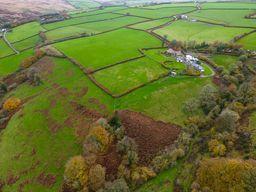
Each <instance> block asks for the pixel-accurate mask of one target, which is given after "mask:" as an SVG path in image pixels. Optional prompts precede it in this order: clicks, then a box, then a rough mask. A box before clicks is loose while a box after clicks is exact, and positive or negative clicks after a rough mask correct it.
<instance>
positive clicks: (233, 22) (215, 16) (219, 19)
mask: <svg viewBox="0 0 256 192" xmlns="http://www.w3.org/2000/svg"><path fill="white" fill-rule="evenodd" d="M250 13H253V11H251V10H200V11H196V12H193V13H190V14H189V16H190V17H192V18H195V19H198V20H201V21H208V22H212V23H217V24H225V25H227V26H245V27H256V22H255V20H254V19H245V18H244V16H246V15H248V14H250Z"/></svg>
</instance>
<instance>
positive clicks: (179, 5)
mask: <svg viewBox="0 0 256 192" xmlns="http://www.w3.org/2000/svg"><path fill="white" fill-rule="evenodd" d="M166 7H195V4H194V3H163V4H159V5H150V6H146V7H143V8H144V9H160V8H166Z"/></svg>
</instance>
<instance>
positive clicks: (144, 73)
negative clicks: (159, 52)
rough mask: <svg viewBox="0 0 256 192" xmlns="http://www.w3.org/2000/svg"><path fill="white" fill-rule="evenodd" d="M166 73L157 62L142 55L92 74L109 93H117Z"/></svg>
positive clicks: (167, 71)
mask: <svg viewBox="0 0 256 192" xmlns="http://www.w3.org/2000/svg"><path fill="white" fill-rule="evenodd" d="M168 73H169V70H167V69H165V68H163V67H162V66H161V65H160V64H159V63H156V62H155V61H153V60H151V59H149V58H147V57H143V58H141V59H137V60H134V61H129V62H126V63H123V64H120V65H117V66H114V67H110V68H108V69H104V70H101V71H98V72H96V73H94V74H93V76H94V77H95V79H96V80H97V81H98V82H99V83H101V84H102V85H103V86H104V87H106V88H107V89H108V90H110V91H111V93H113V94H114V95H119V94H122V93H125V92H127V91H128V90H131V89H133V88H135V87H138V86H140V85H142V84H145V83H147V82H150V81H151V80H154V79H156V78H158V77H159V76H161V75H164V74H168Z"/></svg>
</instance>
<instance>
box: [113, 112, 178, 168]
mask: <svg viewBox="0 0 256 192" xmlns="http://www.w3.org/2000/svg"><path fill="white" fill-rule="evenodd" d="M118 115H119V117H120V119H121V122H122V124H123V126H124V127H125V132H126V134H127V135H128V136H129V137H131V138H134V139H135V141H136V143H137V145H138V150H139V158H140V160H139V161H140V163H141V164H142V165H148V164H149V163H150V161H151V160H152V158H153V157H154V156H155V155H156V154H157V153H158V152H159V151H161V150H163V149H164V148H165V147H166V146H169V145H171V144H172V143H173V142H174V141H175V140H176V139H177V137H178V135H179V133H180V127H179V126H177V125H174V124H168V123H164V122H162V121H155V120H153V119H151V118H150V117H148V116H145V115H143V114H141V113H137V112H132V111H128V110H124V111H119V112H118Z"/></svg>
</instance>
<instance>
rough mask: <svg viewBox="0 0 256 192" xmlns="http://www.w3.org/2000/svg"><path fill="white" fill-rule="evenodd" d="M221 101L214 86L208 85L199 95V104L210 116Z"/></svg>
mask: <svg viewBox="0 0 256 192" xmlns="http://www.w3.org/2000/svg"><path fill="white" fill-rule="evenodd" d="M218 99H219V95H218V91H217V89H216V88H215V87H213V86H212V85H206V86H204V87H203V88H202V90H201V92H200V95H199V102H200V105H201V107H202V109H203V111H204V112H205V113H206V114H208V113H209V112H210V111H211V110H212V109H213V108H214V107H215V106H216V105H217V101H218Z"/></svg>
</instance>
